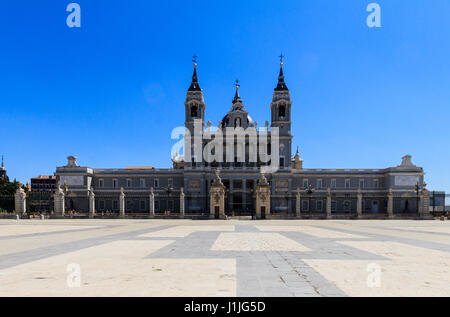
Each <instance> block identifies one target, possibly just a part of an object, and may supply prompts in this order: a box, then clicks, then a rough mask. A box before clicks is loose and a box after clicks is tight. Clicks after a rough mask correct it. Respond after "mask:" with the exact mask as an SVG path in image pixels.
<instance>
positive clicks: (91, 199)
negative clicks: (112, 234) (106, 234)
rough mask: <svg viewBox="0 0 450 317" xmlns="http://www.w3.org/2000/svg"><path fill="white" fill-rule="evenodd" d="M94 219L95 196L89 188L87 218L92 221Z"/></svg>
mask: <svg viewBox="0 0 450 317" xmlns="http://www.w3.org/2000/svg"><path fill="white" fill-rule="evenodd" d="M94 217H95V194H94V189H93V188H92V187H91V190H90V191H89V218H91V219H93V218H94Z"/></svg>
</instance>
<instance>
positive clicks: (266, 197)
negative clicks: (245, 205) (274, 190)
mask: <svg viewBox="0 0 450 317" xmlns="http://www.w3.org/2000/svg"><path fill="white" fill-rule="evenodd" d="M263 210H264V213H265V215H264V217H263V215H262V211H263ZM256 218H257V219H263V218H265V219H270V184H269V182H268V181H267V179H266V178H265V177H264V174H261V179H260V180H259V181H258V184H257V185H256Z"/></svg>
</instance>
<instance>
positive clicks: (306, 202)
mask: <svg viewBox="0 0 450 317" xmlns="http://www.w3.org/2000/svg"><path fill="white" fill-rule="evenodd" d="M302 211H309V201H307V200H304V201H303V204H302Z"/></svg>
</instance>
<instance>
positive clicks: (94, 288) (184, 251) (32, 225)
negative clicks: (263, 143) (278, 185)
mask: <svg viewBox="0 0 450 317" xmlns="http://www.w3.org/2000/svg"><path fill="white" fill-rule="evenodd" d="M0 296H20V297H22V296H276V297H292V296H450V222H449V221H445V222H441V221H363V220H361V221H351V220H343V221H337V220H336V221H297V220H289V221H288V220H280V221H276V220H272V221H246V220H229V221H200V220H196V221H195V220H84V219H83V220H82V219H80V220H19V221H17V220H0Z"/></svg>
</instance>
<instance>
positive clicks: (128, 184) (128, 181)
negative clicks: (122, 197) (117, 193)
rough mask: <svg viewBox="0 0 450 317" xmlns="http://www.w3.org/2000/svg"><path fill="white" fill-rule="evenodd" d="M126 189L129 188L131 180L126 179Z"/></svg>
mask: <svg viewBox="0 0 450 317" xmlns="http://www.w3.org/2000/svg"><path fill="white" fill-rule="evenodd" d="M127 187H131V179H127Z"/></svg>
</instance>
